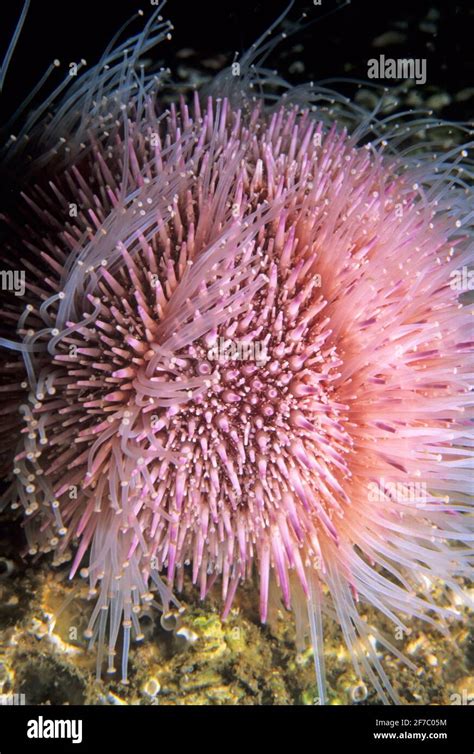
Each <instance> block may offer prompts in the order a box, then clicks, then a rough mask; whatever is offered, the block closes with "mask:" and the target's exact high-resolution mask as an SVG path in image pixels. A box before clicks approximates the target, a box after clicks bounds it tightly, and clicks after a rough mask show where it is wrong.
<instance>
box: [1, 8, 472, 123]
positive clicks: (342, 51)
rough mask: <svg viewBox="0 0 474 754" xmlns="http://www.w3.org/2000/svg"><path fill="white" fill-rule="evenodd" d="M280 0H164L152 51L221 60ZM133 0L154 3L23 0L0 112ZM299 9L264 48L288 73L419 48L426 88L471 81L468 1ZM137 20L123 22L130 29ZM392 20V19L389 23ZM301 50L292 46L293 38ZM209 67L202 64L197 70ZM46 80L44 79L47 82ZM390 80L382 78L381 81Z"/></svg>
mask: <svg viewBox="0 0 474 754" xmlns="http://www.w3.org/2000/svg"><path fill="white" fill-rule="evenodd" d="M287 5H288V3H287V2H286V0H285V1H282V0H253V1H252V0H250V1H249V0H193V1H190V0H169V2H168V3H167V4H166V6H165V8H164V10H163V12H162V14H163V16H164V17H165V18H167V19H170V20H171V21H172V22H173V24H174V26H175V31H174V33H173V39H172V41H171V42H167V43H165V44H163V45H161V46H159V47H158V48H157V49H156V52H154V56H155V57H156V59H157V60H160V61H161V60H163V62H164V63H165V64H166V65H168V66H170V67H171V69H172V70H175V69H176V65H177V61H176V57H175V54H176V52H177V51H178V50H180V49H182V48H184V47H187V48H193V49H194V50H195V53H196V54H195V56H194V57H193V58H192V59H191V62H192V63H193V64H195V65H196V66H199V61H202V60H205V59H206V58H209V57H212V56H218V55H219V54H221V53H223V54H224V55H225V56H226V57H225V63H226V64H228V63H229V62H231V61H232V58H233V53H234V51H238V52H239V53H242V52H243V51H244V50H246V49H247V48H248V47H249V46H250V45H251V44H252V42H253V41H255V39H256V38H257V37H258V36H259V35H260V34H261V33H262V32H264V31H265V30H266V29H267V28H268V26H269V25H270V23H271V22H272V21H273V20H274V19H275V18H276V17H277V16H278V15H279V14H280V13H281V12H282V11H283V10H284V8H285V7H286V6H287ZM22 6H23V3H22V2H21V0H10V2H6V3H5V2H4V5H3V7H2V11H1V16H2V23H1V25H0V26H1V33H0V45H1V49H5V48H6V45H7V44H8V41H9V38H10V36H11V33H12V31H13V29H14V28H15V24H16V20H17V18H18V16H19V14H20V12H21V8H22ZM140 8H141V9H142V10H143V11H144V14H145V18H147V17H148V15H149V14H150V13H151V12H152V10H154V9H155V8H154V7H153V6H151V4H150V1H149V0H31V7H30V11H29V13H28V17H27V20H26V23H25V26H24V30H23V33H22V35H21V38H20V41H19V43H18V46H17V49H16V52H15V55H14V58H13V61H12V64H11V68H10V71H9V74H8V77H7V82H6V86H5V92H4V97H3V102H4V108H5V112H7V113H8V112H10V113H11V112H12V111H13V110H14V109H15V106H16V105H17V104H18V103H20V102H21V101H22V99H23V98H24V96H25V95H26V94H27V93H28V91H29V90H30V89H31V87H32V86H33V85H34V83H35V82H36V81H37V80H38V78H39V77H40V75H41V74H42V72H43V70H44V69H45V68H46V67H47V65H48V63H50V62H51V61H52V60H53V59H54V58H58V59H59V60H60V61H61V62H62V63H63V65H64V68H63V69H61V71H60V73H58V76H59V78H58V81H59V80H60V78H62V77H63V75H64V70H67V65H68V63H69V62H72V61H74V62H76V61H78V60H79V59H80V58H85V59H86V60H87V61H88V63H90V64H92V63H94V62H96V61H97V60H98V59H99V57H100V54H101V52H102V51H103V50H104V48H105V46H106V44H107V43H108V41H109V40H110V38H111V37H112V36H113V34H114V33H115V31H117V30H118V28H119V27H120V26H121V25H122V24H123V23H124V22H125V21H126V20H127V19H128V18H130V17H131V16H133V15H134V14H136V12H137V11H138V9H140ZM432 9H435V10H437V11H438V12H439V14H440V17H439V20H438V22H437V27H438V30H437V33H436V35H433V34H432V33H430V32H429V31H423V30H422V29H420V23H422V22H423V20H424V19H426V16H427V14H428V13H429V11H430V10H432ZM305 11H306V12H307V14H308V20H309V21H314V23H312V24H311V26H309V27H307V28H306V29H302V30H301V31H300V32H298V33H297V34H296V35H295V36H294V37H292V38H291V39H289V40H286V41H284V42H283V43H282V44H281V45H280V46H279V47H278V49H277V50H275V52H274V53H273V54H272V57H271V59H270V61H269V62H270V64H271V66H272V67H275V68H277V69H278V71H279V73H281V74H282V75H284V76H285V77H286V78H288V79H289V80H290V81H292V82H293V83H301V82H303V81H306V80H310V79H314V80H319V79H324V78H326V77H332V76H335V77H347V76H351V77H355V78H360V79H361V80H362V81H364V80H367V78H366V76H367V60H368V59H369V58H371V57H378V56H379V55H380V54H381V53H383V54H385V55H386V56H388V57H394V58H405V57H418V58H420V57H421V58H424V57H426V58H427V71H428V80H427V84H426V87H428V91H431V88H433V91H439V90H441V91H443V92H447V93H449V94H450V95H452V96H453V100H454V95H455V94H456V93H457V92H458V91H459V90H461V89H463V88H466V87H470V86H473V85H474V53H473V49H474V4H473V3H472V0H459V1H458V2H455V1H454V0H437V1H436V0H434V1H430V0H393V1H392V2H385V1H383V0H381V1H379V2H377V0H370V1H369V0H352V2H350V3H348V4H345V2H344V0H322V5H321V6H314V5H313V3H312V1H311V0H306V2H304V0H295V3H294V5H293V8H292V10H291V11H290V14H289V18H290V19H291V20H297V19H298V18H299V17H301V14H302V12H305ZM400 22H402V23H406V24H407V28H405V29H403V30H402V31H403V33H404V34H405V35H406V40H405V41H404V42H403V43H402V44H397V45H390V46H386V47H383V48H374V47H373V46H372V41H373V39H374V38H375V37H377V36H379V35H380V34H383V33H385V32H387V31H396V30H397V24H398V23H400ZM141 23H143V22H139V21H137V22H136V23H135V24H134V25H132V26H131V27H130V32H132V31H138V30H139V29H140V28H141ZM399 30H400V29H399ZM298 43H299V44H302V45H303V50H302V51H300V52H292V48H293V46H294V45H296V44H298ZM296 60H299V61H303V63H304V65H305V70H304V72H302V73H295V72H293V73H288V67H289V66H290V65H291V62H293V61H296ZM207 72H208V73H210V72H211V71H209V70H208V71H207ZM52 83H54V82H52ZM384 83H387V84H390V83H392V82H384ZM473 113H474V97H473V96H471V98H470V99H469V100H466V101H465V102H463V103H457V102H456V101H453V103H452V104H451V105H449V106H447V107H445V108H443V110H442V112H441V113H440V114H441V115H442V116H443V117H445V118H456V119H469V118H472V116H473Z"/></svg>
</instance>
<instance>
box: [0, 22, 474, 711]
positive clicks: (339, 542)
mask: <svg viewBox="0 0 474 754" xmlns="http://www.w3.org/2000/svg"><path fill="white" fill-rule="evenodd" d="M169 31H170V27H169V24H168V23H167V22H166V21H164V20H163V19H162V18H161V17H160V16H159V15H158V12H157V13H154V14H153V15H152V16H151V18H150V20H149V21H148V23H147V24H146V25H145V26H144V28H143V31H142V32H141V33H139V34H138V35H137V36H135V37H132V38H131V39H128V40H127V41H126V42H124V43H122V44H120V45H118V46H116V47H114V46H113V45H112V46H111V47H110V48H109V49H108V50H107V52H106V53H105V54H104V57H103V59H102V60H101V61H100V63H99V64H98V65H97V66H96V67H94V68H91V69H89V68H85V69H84V71H83V72H80V75H79V76H78V77H77V78H76V79H73V80H72V81H71V79H69V81H67V82H65V83H64V84H63V85H61V86H60V87H59V88H58V90H57V91H56V92H54V93H53V94H52V95H51V97H50V98H49V99H48V100H47V101H46V102H45V103H44V105H43V107H40V108H38V109H36V110H35V111H34V112H32V113H31V114H30V115H28V116H27V117H26V118H25V121H24V125H23V126H22V127H21V128H20V129H19V130H18V131H17V132H16V133H15V136H14V137H9V138H8V140H7V143H6V146H5V160H6V164H7V166H9V167H10V168H11V169H12V170H13V168H14V169H15V171H17V172H18V173H19V175H20V178H19V179H18V180H19V182H20V184H21V182H22V181H23V184H22V185H21V186H20V189H21V196H20V191H19V196H18V202H17V204H16V205H15V208H14V210H12V211H11V212H8V213H7V214H8V217H7V218H6V219H7V222H8V223H9V224H10V225H11V228H12V230H11V233H10V235H9V244H8V248H7V252H8V255H9V260H10V264H11V267H12V269H13V268H14V267H15V260H18V259H21V260H22V262H21V266H22V269H24V270H25V271H26V281H25V286H26V292H25V296H24V297H23V298H21V299H20V298H19V297H15V296H14V294H12V296H11V300H9V301H8V302H7V303H6V304H5V305H4V308H3V312H2V316H3V318H4V319H5V321H6V322H7V324H8V326H9V332H8V333H6V334H5V337H4V338H2V339H1V341H0V342H1V344H2V345H3V346H4V347H5V348H6V349H9V353H8V352H7V351H4V353H5V354H6V357H5V360H4V365H3V367H2V372H1V379H2V387H1V395H2V397H3V398H4V405H3V409H2V433H3V434H2V452H3V457H4V458H5V459H6V461H5V464H6V465H5V468H6V469H7V470H8V472H9V473H10V474H11V475H12V483H11V487H10V489H9V491H8V493H7V496H6V498H5V500H6V501H7V502H8V503H9V504H11V506H12V508H13V509H17V511H18V512H21V513H22V515H23V516H24V522H25V531H26V536H27V540H28V549H29V553H30V555H31V556H34V555H36V554H39V553H52V558H53V562H54V563H55V564H60V563H62V562H65V561H66V560H68V559H70V558H72V567H71V572H70V575H71V578H74V577H75V575H76V574H77V573H78V572H80V573H81V575H82V576H84V577H86V578H87V579H88V581H89V583H90V595H91V597H92V598H93V600H94V601H95V602H94V607H93V609H92V610H91V616H90V622H89V626H88V628H87V636H88V637H89V638H90V641H91V645H92V644H96V645H97V652H98V661H97V665H98V672H99V673H100V672H101V670H102V665H103V664H106V667H108V670H109V671H113V670H114V669H115V662H116V658H115V647H116V644H117V641H118V639H119V636H120V637H121V641H122V644H123V650H122V660H121V672H122V679H123V680H124V681H126V678H127V665H128V655H129V648H130V640H131V639H133V638H135V639H137V638H141V636H142V634H141V630H140V615H141V612H142V611H143V609H144V607H146V606H147V605H148V603H150V602H152V603H153V604H156V605H157V606H160V608H161V609H162V610H164V611H168V610H169V609H170V606H171V605H178V604H179V603H178V600H177V596H176V595H177V594H178V593H179V590H180V588H181V586H182V585H183V580H184V577H185V572H187V573H189V575H190V578H191V579H192V581H193V583H194V584H195V585H196V590H197V591H198V592H199V594H200V597H201V598H202V599H204V598H205V597H206V595H207V593H208V591H209V589H210V588H211V586H213V585H214V584H216V588H217V587H218V588H219V589H220V590H221V593H222V611H223V615H224V616H226V615H227V614H228V612H229V610H230V608H231V606H232V604H233V601H234V598H235V594H236V591H237V590H238V588H239V585H240V584H241V583H242V582H244V581H250V582H251V581H252V580H255V583H258V589H259V601H260V615H261V620H262V622H265V621H266V619H267V613H268V607H269V593H270V592H269V590H270V587H271V585H272V583H273V584H275V585H276V587H277V589H273V588H272V595H273V592H275V593H276V592H277V591H278V595H279V598H280V599H281V601H282V602H283V604H284V605H285V606H286V608H288V609H292V610H294V612H295V615H296V617H297V631H298V634H299V637H300V638H304V637H305V636H306V635H307V636H309V638H310V640H311V642H312V645H313V648H314V656H315V666H316V675H317V682H318V693H319V695H320V698H321V700H324V698H325V688H324V687H325V682H324V675H325V674H324V638H323V618H324V616H329V617H330V618H333V619H335V620H336V621H337V622H338V623H339V624H340V627H341V629H342V633H343V636H344V639H345V641H346V643H347V646H348V648H349V650H350V653H351V656H352V660H353V663H354V667H355V669H356V672H357V673H358V675H359V676H360V677H361V678H365V679H366V680H368V681H370V682H371V683H372V684H373V685H374V686H375V688H376V689H377V691H378V693H379V695H380V697H381V698H382V699H383V700H384V701H388V700H390V699H392V700H394V701H396V700H397V694H396V691H395V689H394V688H393V687H392V685H391V684H390V680H389V678H388V676H387V674H386V672H385V671H384V668H383V666H382V663H381V659H380V656H379V654H378V653H377V651H376V650H375V648H374V637H375V638H376V639H377V641H378V642H379V644H380V646H381V647H383V648H384V650H387V651H389V652H393V653H394V654H395V655H396V656H397V657H399V658H400V659H401V660H402V661H406V662H408V660H404V658H403V657H402V656H401V655H400V653H399V651H398V650H397V648H396V647H395V646H393V645H392V644H391V642H390V640H389V639H387V637H386V636H385V634H384V633H382V632H381V631H380V630H378V629H377V627H376V626H370V625H369V624H368V623H367V622H366V620H365V619H364V617H363V616H362V615H361V612H362V611H363V609H364V607H366V606H373V607H374V608H376V610H377V611H379V613H380V614H381V615H383V616H384V617H385V618H388V619H389V620H390V621H392V622H393V625H394V627H398V628H400V629H402V630H408V627H409V622H410V620H411V619H412V618H417V619H422V620H424V621H427V622H429V623H431V624H433V625H435V626H438V627H439V628H440V630H446V627H447V625H448V623H449V621H450V620H451V619H452V618H453V617H456V612H455V611H454V609H453V607H452V604H449V600H439V599H438V600H435V598H434V596H433V595H434V594H435V592H433V591H430V590H429V589H426V584H441V585H442V587H443V589H444V591H445V593H449V594H451V595H452V594H454V595H457V598H458V601H465V600H466V599H467V598H466V595H465V589H464V588H463V579H465V578H468V577H469V576H470V575H472V570H471V562H472V546H471V542H472V538H473V535H472V518H470V517H469V510H470V503H471V497H470V493H472V478H471V476H470V471H469V469H470V468H471V467H472V420H471V419H470V418H469V411H470V409H471V407H472V403H473V399H472V384H473V369H472V345H473V337H472V314H471V311H470V308H469V306H468V305H467V303H466V302H465V301H464V300H463V297H462V293H460V291H459V290H457V289H456V286H452V285H451V280H452V275H453V274H456V273H457V272H458V271H459V270H461V269H463V268H464V267H466V268H467V267H468V266H469V264H472V260H473V243H472V221H473V216H474V213H473V211H472V206H473V205H472V194H471V192H470V190H469V188H468V180H469V179H470V178H471V177H472V173H471V162H470V160H469V157H468V154H467V151H466V150H467V149H468V148H469V147H470V146H471V145H470V143H467V144H465V145H464V146H460V147H452V148H451V149H450V150H446V149H445V150H444V151H443V150H442V149H439V150H438V152H437V153H433V148H434V146H433V145H435V143H436V140H433V141H431V142H425V141H421V140H419V142H418V146H417V148H416V149H413V148H412V147H411V146H407V144H409V139H410V137H411V136H412V135H413V134H414V133H416V132H417V129H418V130H421V129H424V130H425V131H426V130H427V129H429V128H436V126H437V124H436V122H435V121H433V120H432V119H430V118H429V117H423V118H422V117H420V118H419V119H418V120H417V118H416V117H415V115H412V116H410V114H408V115H406V118H405V127H403V128H400V126H399V125H398V126H394V127H393V128H392V127H391V123H392V121H393V119H392V118H385V119H383V118H380V119H377V118H376V117H375V116H374V115H373V114H372V115H363V114H361V112H360V108H358V107H356V106H354V105H352V103H351V102H349V101H348V100H346V99H345V98H344V97H342V96H341V95H338V94H336V93H334V92H329V91H328V90H326V89H324V88H321V87H319V88H318V87H317V86H312V85H308V86H305V87H300V88H298V89H291V88H290V87H288V86H287V87H286V90H285V92H284V94H283V96H281V97H279V96H277V95H276V94H274V92H275V91H276V84H275V78H276V77H275V75H274V74H273V73H272V72H270V71H268V70H267V69H265V68H263V67H262V65H261V60H262V59H263V57H264V55H265V54H266V53H268V51H269V50H270V48H271V46H272V45H273V44H274V43H275V40H274V38H273V37H271V38H270V39H267V38H266V37H265V38H263V40H260V41H259V42H258V43H257V45H254V47H253V48H252V49H251V50H250V51H249V52H248V53H247V54H246V55H245V56H244V57H243V58H242V60H241V63H240V64H239V71H238V74H239V75H232V74H231V73H230V72H228V73H223V74H220V75H219V76H218V77H217V78H216V79H215V81H214V82H213V83H212V85H211V86H210V87H209V90H208V91H207V92H206V93H199V92H198V93H196V95H195V97H194V99H193V101H192V102H188V101H185V99H183V98H181V99H180V100H179V101H177V102H176V103H174V104H171V105H169V106H167V107H166V106H164V105H162V104H161V98H160V93H161V91H162V87H163V77H164V75H165V74H164V73H163V74H161V73H160V74H148V73H147V72H146V70H145V68H144V66H141V65H140V63H139V59H140V56H143V54H144V53H146V52H148V51H149V50H150V49H151V48H152V47H153V46H154V45H155V44H156V43H157V42H159V41H161V40H162V39H164V38H165V37H166V36H167V35H168V34H169ZM265 40H266V41H265ZM256 82H258V85H259V89H258V91H259V92H260V94H259V95H257V94H254V92H256V91H257V86H256V85H255V86H254V84H256ZM277 83H278V84H279V86H283V87H284V84H282V82H281V81H279V80H278V82H277ZM333 106H334V107H333ZM337 112H340V113H341V114H343V115H344V118H343V119H342V120H344V122H345V123H346V125H347V127H344V126H343V125H342V120H341V118H342V115H341V118H338V117H337ZM460 131H462V129H460ZM429 144H431V145H432V147H433V148H431V150H430V147H429ZM229 354H231V357H230V356H229ZM13 438H14V442H13ZM13 445H15V447H14V449H12V446H13ZM422 587H423V589H422ZM273 599H275V598H274V597H273V596H272V600H273ZM303 615H306V616H307V618H305V619H303V617H302V616H303ZM105 661H107V662H105ZM408 664H410V665H411V663H408Z"/></svg>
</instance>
